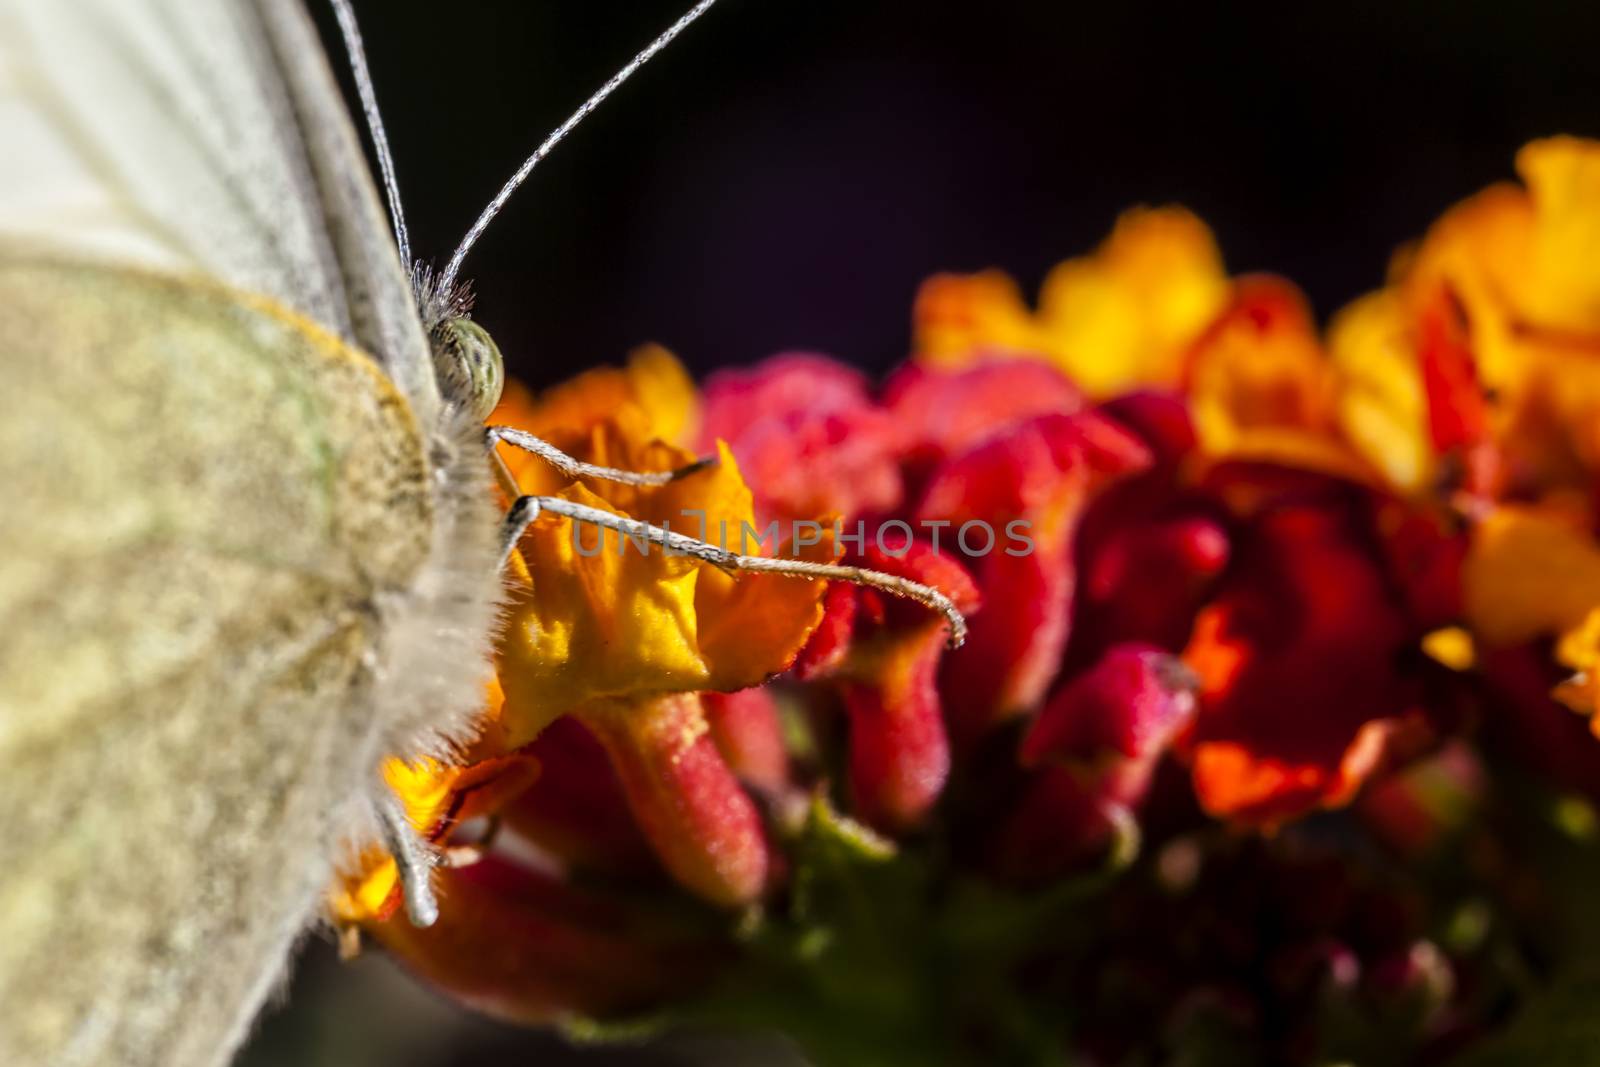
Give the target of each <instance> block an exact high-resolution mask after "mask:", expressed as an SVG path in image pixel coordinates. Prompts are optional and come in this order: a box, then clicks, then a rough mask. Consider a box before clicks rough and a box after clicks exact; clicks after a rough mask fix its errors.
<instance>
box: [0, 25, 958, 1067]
mask: <svg viewBox="0 0 1600 1067" xmlns="http://www.w3.org/2000/svg"><path fill="white" fill-rule="evenodd" d="M332 2H333V6H334V10H335V13H336V15H337V16H338V21H339V23H340V26H341V29H342V30H343V33H344V37H345V41H346V45H347V49H348V50H349V52H350V55H351V59H352V62H353V65H354V73H355V81H356V84H357V88H358V93H359V95H360V97H361V104H362V110H363V112H364V113H365V115H366V117H367V120H368V127H369V131H370V133H371V136H372V139H373V142H374V147H375V149H376V152H375V154H376V156H377V159H378V163H379V171H380V174H381V177H382V182H381V185H382V188H383V189H384V190H385V193H386V194H387V198H388V201H389V208H390V211H389V213H388V214H387V215H386V213H385V209H384V202H383V199H382V198H381V197H380V193H379V187H380V183H379V182H375V181H374V180H373V177H372V175H371V173H370V172H369V169H368V166H367V163H366V157H365V155H364V151H363V148H362V142H361V137H360V134H359V133H358V132H357V128H356V126H355V124H354V123H353V122H352V120H351V117H350V114H349V113H348V111H347V109H346V106H345V104H344V102H343V100H342V97H341V95H340V92H339V90H338V88H337V85H336V82H335V80H334V77H333V74H332V72H331V68H330V65H329V61H328V59H327V57H326V55H325V53H324V50H323V47H322V44H321V42H320V40H319V38H318V36H317V33H316V30H315V27H314V25H313V23H312V22H311V20H310V18H309V16H308V14H307V11H306V10H305V9H304V8H303V7H302V6H301V3H300V0H181V2H180V0H0V157H3V158H4V159H5V163H4V164H3V165H0V373H3V376H4V381H3V384H0V490H3V493H4V501H3V503H0V618H3V619H4V626H5V631H4V637H3V638H0V815H3V816H4V826H3V830H0V870H3V871H4V872H5V873H4V877H3V878H0V1062H5V1063H28V1064H36V1063H37V1064H45V1063H49V1064H53V1065H67V1064H106V1063H121V1064H162V1065H176V1067H191V1065H205V1064H214V1063H220V1062H225V1061H226V1060H227V1059H228V1058H229V1056H230V1055H231V1053H232V1052H233V1050H234V1049H235V1048H236V1047H237V1046H238V1045H239V1044H240V1042H241V1041H242V1040H243V1038H244V1036H245V1035H246V1033H247V1030H248V1027H249V1025H250V1022H251V1020H252V1018H253V1017H254V1014H255V1012H256V1010H257V1009H258V1007H259V1005H260V1004H261V1002H262V1001H263V999H264V998H265V997H266V996H267V995H269V993H270V992H271V990H272V989H273V988H274V987H275V985H276V984H277V983H278V982H279V981H280V980H281V976H282V974H283V971H284V967H285V963H286V961H287V959H288V958H289V956H290V953H291V951H292V948H293V946H294V944H295V943H296V941H297V939H299V938H300V937H301V936H302V935H303V934H304V932H305V931H306V930H307V929H308V928H310V927H311V926H313V925H314V924H315V922H316V920H317V917H318V914H319V907H320V904H319V901H320V900H321V895H322V893H323V891H324V888H325V886H326V885H327V884H328V880H329V877H330V874H331V872H332V870H333V866H334V864H335V863H336V862H337V860H338V859H339V857H341V856H343V855H345V854H346V853H347V851H348V850H349V849H350V848H351V846H352V844H359V843H362V842H366V841H371V840H382V841H384V842H385V843H386V844H387V845H388V847H389V849H390V851H391V852H392V853H394V854H395V855H396V857H397V859H398V860H400V866H401V870H402V872H403V874H404V875H405V877H404V878H403V882H404V887H405V891H406V903H407V910H408V912H409V914H410V915H411V918H412V920H413V921H416V922H419V923H427V922H429V921H431V919H432V917H433V901H432V898H431V893H430V890H429V885H428V870H429V865H430V863H431V862H432V857H431V854H430V853H429V851H428V849H427V848H426V846H424V845H423V844H422V843H421V842H420V841H419V840H418V839H417V838H416V836H415V835H414V833H413V832H412V831H411V830H410V828H409V827H408V826H407V825H406V824H405V821H404V818H403V816H400V815H399V814H398V808H397V806H396V805H395V802H394V799H393V797H392V796H390V795H389V794H388V793H387V791H386V790H385V788H384V787H383V785H382V784H381V780H380V778H379V776H378V768H379V766H380V765H381V763H382V762H383V760H384V759H386V758H388V757H400V758H405V759H415V758H419V757H422V756H426V755H430V754H441V753H446V752H448V751H450V750H451V748H452V746H453V745H455V744H457V743H459V742H462V741H464V740H465V739H468V738H470V736H471V734H472V718H473V715H474V713H475V712H476V710H477V709H478V707H479V705H480V702H481V699H482V693H483V685H484V683H485V681H486V680H487V678H488V674H489V670H490V652H491V645H492V632H493V627H494V624H495V619H496V611H497V605H498V603H499V601H500V597H501V591H502V584H501V576H500V573H501V567H502V565H503V564H504V562H505V560H506V558H507V556H508V555H509V553H510V551H511V550H512V548H513V547H514V545H515V543H516V538H517V536H518V535H519V534H520V532H521V531H522V529H523V528H525V527H526V525H527V524H528V523H529V522H532V521H535V520H536V519H537V518H538V516H539V515H540V514H542V513H546V512H550V511H558V512H559V513H561V514H564V515H567V516H569V517H573V518H576V519H579V520H582V521H594V522H599V523H602V524H610V525H612V526H613V527H616V528H620V529H622V530H623V532H625V533H627V534H629V535H639V536H643V537H646V538H648V539H649V540H651V541H653V542H655V543H657V544H662V545H667V546H669V547H674V548H676V549H677V550H679V551H682V552H685V553H687V554H689V555H693V556H696V557H698V558H700V559H702V560H704V561H705V562H707V563H710V564H714V565H718V566H723V567H726V568H728V569H734V570H737V569H740V568H741V567H742V566H743V565H744V564H745V563H753V562H755V561H750V560H748V559H746V558H744V557H738V556H735V555H733V554H731V553H729V552H727V551H726V550H725V549H721V548H718V547H716V546H712V545H707V544H704V543H702V542H699V541H695V540H693V539H690V538H686V537H683V536H681V535H678V534H672V533H670V532H668V531H664V530H658V529H656V528H653V527H646V526H644V524H641V523H632V522H630V521H629V520H625V519H620V518H618V517H616V516H611V515H609V514H607V513H604V512H594V513H593V514H590V513H588V509H583V508H581V507H579V506H577V505H572V504H569V503H567V502H566V501H562V500H552V499H538V500H536V499H532V498H521V499H518V500H517V501H516V502H515V503H514V504H513V505H512V506H511V509H510V512H509V513H506V512H504V510H503V508H504V505H503V504H502V503H500V502H498V501H497V500H496V497H495V493H494V491H493V482H492V478H493V460H492V455H493V453H492V448H493V445H494V443H495V442H496V441H498V440H506V441H508V442H509V443H511V444H514V445H519V446H521V447H526V448H529V449H532V450H534V451H538V452H539V453H540V454H541V455H544V456H546V458H547V459H549V460H550V461H551V462H553V463H555V464H556V465H557V466H558V467H561V469H563V470H565V471H567V472H568V473H570V474H573V475H589V476H598V477H610V478H615V479H618V480H645V481H647V482H648V481H660V480H665V479H669V478H672V477H675V476H677V475H678V474H680V473H682V472H654V473H647V474H629V473H627V472H617V471H608V470H605V469H602V468H592V467H588V466H586V465H583V464H577V463H575V462H574V461H571V460H570V459H568V458H567V457H565V456H563V455H562V454H560V453H559V452H555V451H554V450H553V449H549V448H548V446H544V445H543V444H542V443H541V442H538V441H537V440H536V439H532V438H527V437H526V435H521V436H519V435H518V434H517V433H516V432H515V431H510V430H490V431H488V433H487V434H486V431H485V428H484V426H483V424H482V423H483V419H484V417H485V416H486V415H487V413H488V412H489V411H490V410H491V409H492V408H493V406H494V403H495V400H496V399H497V398H498V395H499V390H500V384H501V376H502V368H501V360H500V355H499V352H498V350H497V349H496V348H495V347H494V343H493V341H492V340H491V339H490V338H489V337H488V335H487V334H486V333H484V332H483V331H482V330H481V328H479V327H478V326H476V324H474V323H473V322H472V321H471V319H470V318H469V317H467V315H466V308H465V303H464V301H463V300H462V299H461V297H460V295H459V294H460V292H461V290H460V289H459V287H458V286H457V284H456V278H457V275H458V272H459V270H460V269H461V263H462V259H463V257H464V256H465V255H466V252H467V250H468V249H469V248H470V247H471V245H472V243H473V241H475V240H476V237H477V235H478V234H480V233H481V232H482V230H483V227H484V226H486V225H487V223H488V220H489V219H490V218H492V217H493V216H494V214H495V212H497V211H498V210H499V207H500V206H501V205H503V203H504V201H505V198H506V197H508V196H509V195H510V193H511V191H512V190H514V189H515V188H516V187H517V185H518V184H520V182H521V181H522V179H523V178H525V177H526V176H527V172H528V170H530V169H531V168H532V166H533V165H534V164H536V163H537V162H538V161H539V159H541V158H543V154H544V153H547V152H548V151H549V149H550V147H552V146H553V145H554V144H555V143H556V142H557V141H559V140H560V139H561V138H562V137H563V136H565V134H566V133H567V132H568V131H569V130H570V129H571V128H572V126H574V125H576V123H577V122H578V121H580V120H581V119H582V118H583V117H584V116H585V115H586V114H587V113H588V112H589V111H590V110H592V108H593V106H594V104H596V103H598V101H599V100H600V99H603V98H604V96H605V95H607V94H608V93H609V92H610V91H612V90H613V89H614V88H615V87H616V86H617V85H618V84H620V82H621V80H622V79H624V78H626V77H627V76H628V75H629V74H631V73H632V71H633V70H634V69H637V67H638V66H639V65H640V64H641V63H643V62H644V61H645V60H647V59H649V58H650V56H652V55H654V54H655V52H656V51H659V49H660V48H661V47H663V46H664V45H665V44H666V43H667V42H668V41H670V40H671V38H672V37H673V36H675V35H676V34H677V33H678V32H680V31H681V30H682V29H683V28H685V27H686V26H687V25H688V23H689V22H691V21H693V20H694V19H695V18H697V17H698V16H699V15H700V14H701V13H703V12H704V11H705V10H706V9H707V8H708V7H710V5H711V2H712V0H701V2H700V3H699V4H698V5H696V7H694V8H693V9H692V10H690V11H689V12H688V13H687V14H686V15H685V16H683V18H681V19H680V20H678V22H676V23H674V25H673V26H672V27H671V28H669V29H668V30H667V31H666V32H665V33H663V34H662V35H661V36H660V37H658V38H657V39H656V40H655V41H653V42H652V43H651V45H650V46H649V47H647V48H646V49H645V50H644V51H643V52H641V53H640V55H639V56H638V57H636V58H635V60H634V61H633V62H632V63H630V64H629V65H628V66H626V67H624V68H623V69H622V70H621V71H619V72H618V74H617V75H616V76H614V77H613V78H612V79H611V81H610V82H608V83H607V84H606V86H604V87H602V89H601V90H600V91H599V92H597V93H596V94H595V96H594V97H591V98H590V100H589V101H588V102H586V103H585V104H584V105H583V107H581V108H579V110H578V112H576V113H575V114H574V116H573V117H572V118H571V119H569V120H568V122H567V123H565V124H563V126H562V127H561V128H559V129H558V130H557V131H555V132H554V133H553V134H552V135H551V137H550V138H548V139H547V140H546V142H545V143H544V144H543V145H541V146H540V149H539V151H538V152H536V153H534V155H533V156H532V157H531V158H530V159H529V161H528V162H527V163H525V164H524V167H523V168H522V169H521V170H519V172H518V174H517V176H516V177H514V178H513V180H512V181H511V182H508V183H507V186H506V188H505V189H503V190H502V192H501V195H500V196H498V197H496V199H495V201H494V202H493V203H491V204H490V206H489V208H487V209H486V210H485V213H484V215H483V216H482V217H481V218H480V220H479V223H478V224H477V225H475V226H474V228H473V230H472V232H471V233H469V235H468V237H467V239H466V240H465V241H464V242H463V243H462V245H461V246H460V247H459V248H458V249H457V250H456V252H455V254H454V255H453V257H452V258H451V260H450V262H449V264H448V265H447V266H446V268H445V269H444V271H443V272H442V273H441V274H439V275H437V276H435V275H433V274H431V273H430V272H428V271H426V270H422V269H419V268H417V267H416V266H415V264H414V263H413V260H412V255H411V251H410V248H409V246H408V242H407V237H406V232H405V228H404V223H403V217H402V214H401V211H400V207H399V199H398V193H397V186H396V182H395V179H394V175H393V168H392V164H391V163H390V160H389V156H388V151H387V143H386V139H385V136H384V133H383V128H382V124H381V122H380V121H378V120H377V114H376V104H375V101H374V96H373V92H372V84H371V79H370V77H369V76H368V74H367V72H366V68H365V61H364V59H363V58H362V54H361V49H360V38H359V32H358V31H357V29H356V27H355V23H354V19H353V15H352V13H351V10H350V7H349V3H348V0H332ZM513 495H514V494H513ZM760 562H761V563H763V564H764V565H765V569H769V570H787V571H790V572H794V573H800V574H801V575H802V576H804V577H835V578H846V579H850V580H863V575H862V574H861V572H857V571H855V569H854V568H844V567H829V566H825V565H815V564H810V565H805V566H801V565H800V564H799V563H796V564H795V565H794V566H793V567H789V566H787V564H784V563H781V562H777V561H773V560H765V561H760ZM808 568H809V569H808ZM864 580H877V579H873V578H870V577H867V578H865V579H864ZM882 580H883V581H885V582H889V581H891V580H889V579H888V578H887V577H886V576H884V578H883V579H882ZM887 588H888V590H889V591H890V592H897V593H901V594H903V595H911V596H913V597H914V598H917V599H920V600H922V601H923V602H924V603H928V604H930V605H931V606H933V607H936V608H938V609H939V610H947V609H948V610H947V614H950V615H951V616H952V624H953V625H956V624H958V623H959V616H956V615H954V609H953V608H949V607H948V601H945V600H943V598H942V597H940V595H939V594H938V593H937V592H936V591H933V590H927V589H924V588H922V587H915V586H914V583H907V582H904V581H902V580H898V579H894V580H892V584H890V585H889V586H887Z"/></svg>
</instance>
